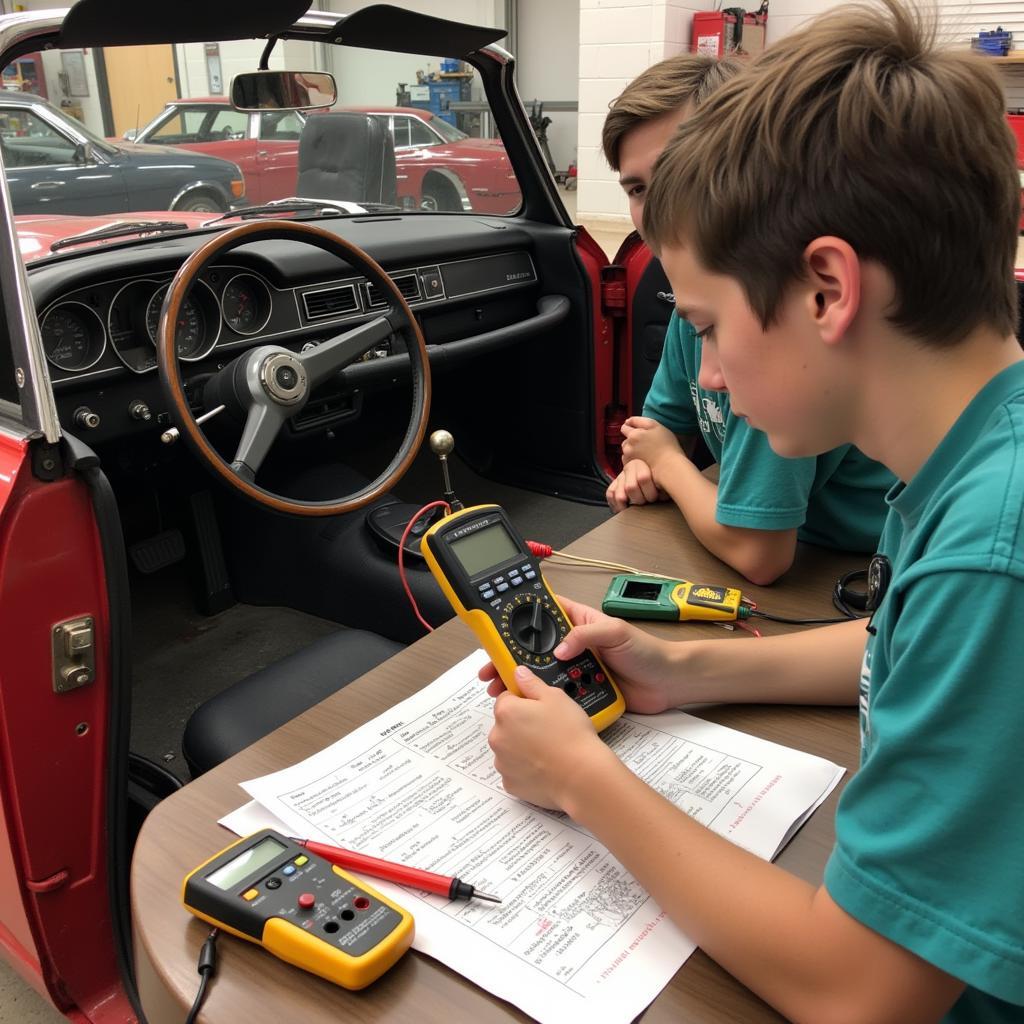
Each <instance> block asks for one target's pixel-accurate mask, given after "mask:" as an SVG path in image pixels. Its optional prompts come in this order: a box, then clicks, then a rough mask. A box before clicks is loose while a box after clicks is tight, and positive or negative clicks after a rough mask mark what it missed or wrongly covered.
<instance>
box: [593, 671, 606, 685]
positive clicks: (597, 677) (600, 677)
mask: <svg viewBox="0 0 1024 1024" xmlns="http://www.w3.org/2000/svg"><path fill="white" fill-rule="evenodd" d="M594 682H595V683H603V682H604V673H603V672H595V673H594Z"/></svg>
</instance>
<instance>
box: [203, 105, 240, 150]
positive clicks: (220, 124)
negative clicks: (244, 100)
mask: <svg viewBox="0 0 1024 1024" xmlns="http://www.w3.org/2000/svg"><path fill="white" fill-rule="evenodd" d="M248 131H249V115H248V114H244V113H242V111H241V110H235V109H234V108H232V107H223V108H221V109H220V110H218V111H217V112H216V113H215V114H214V115H213V117H212V118H208V119H207V121H206V123H204V125H203V127H202V129H201V130H200V135H199V138H198V139H197V140H196V141H198V142H217V141H219V140H220V139H244V138H245V136H246V134H247V133H248Z"/></svg>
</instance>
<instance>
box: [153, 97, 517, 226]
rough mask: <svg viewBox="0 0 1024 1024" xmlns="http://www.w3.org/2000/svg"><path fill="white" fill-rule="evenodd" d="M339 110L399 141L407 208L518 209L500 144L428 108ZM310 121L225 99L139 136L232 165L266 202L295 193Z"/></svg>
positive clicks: (197, 102)
mask: <svg viewBox="0 0 1024 1024" xmlns="http://www.w3.org/2000/svg"><path fill="white" fill-rule="evenodd" d="M337 109H338V110H347V111H354V112H358V113H366V114H369V115H370V116H371V117H376V118H378V119H380V120H381V121H383V122H384V123H385V125H386V127H387V128H388V130H389V131H390V132H391V135H392V137H393V138H394V142H395V163H396V166H397V171H398V199H399V202H400V203H402V205H403V206H405V207H419V208H421V209H425V210H447V211H461V210H473V211H474V212H477V213H499V214H500V213H512V212H514V211H515V210H516V209H517V208H518V206H519V201H520V193H519V187H518V185H517V184H516V180H515V175H514V174H513V172H512V169H511V167H510V165H509V162H508V157H507V155H506V153H505V147H504V146H503V145H502V143H501V141H500V140H499V139H475V138H472V137H470V136H469V135H467V134H466V133H465V132H462V131H460V130H459V129H458V128H455V127H454V126H453V125H451V124H449V123H448V122H447V121H445V120H444V119H443V118H440V117H436V116H434V114H432V113H431V112H430V111H429V110H419V109H417V108H414V107H388V106H379V107H378V106H362V107H338V108H337ZM306 116H307V115H305V114H302V113H299V112H296V111H280V110H266V111H257V112H254V113H249V114H246V113H243V112H242V111H240V110H235V109H234V108H233V107H232V106H231V105H230V103H229V102H228V100H227V98H226V97H223V96H220V97H218V96H211V97H206V98H203V99H182V100H177V101H175V102H173V103H169V104H168V105H167V106H166V107H165V108H164V109H163V110H162V111H161V112H160V113H159V114H158V115H157V116H156V117H155V118H154V119H153V120H152V121H150V123H149V124H147V125H146V126H145V127H144V128H143V129H142V130H141V131H139V133H138V134H137V135H136V136H135V139H136V141H137V142H143V143H151V142H157V143H163V144H165V145H168V146H178V147H181V148H182V149H189V150H193V151H195V152H199V153H207V154H211V155H216V156H220V157H223V158H224V159H225V160H231V161H233V162H234V163H236V164H238V166H239V167H241V168H242V171H243V172H244V174H245V181H246V190H247V193H248V198H249V201H250V202H252V203H265V202H268V201H270V200H272V199H284V198H286V197H288V196H294V195H295V194H296V187H295V182H296V178H297V175H298V167H299V136H300V135H301V133H302V126H303V125H304V124H305V122H306ZM317 198H339V197H322V196H321V197H317Z"/></svg>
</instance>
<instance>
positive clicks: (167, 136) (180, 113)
mask: <svg viewBox="0 0 1024 1024" xmlns="http://www.w3.org/2000/svg"><path fill="white" fill-rule="evenodd" d="M207 113H208V111H207V109H206V108H199V109H198V110H181V109H180V108H179V109H178V110H177V111H176V112H175V113H174V114H172V115H171V117H169V118H168V119H167V120H166V121H164V123H163V124H162V125H160V127H159V128H157V129H156V130H155V131H154V132H153V133H152V134H151V135H150V136H149V138H148V139H147V141H148V142H163V143H166V144H167V145H169V146H172V145H174V144H175V143H179V142H197V141H198V140H199V133H200V130H201V129H202V127H203V121H204V120H205V119H206V116H207Z"/></svg>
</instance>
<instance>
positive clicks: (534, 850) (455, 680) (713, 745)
mask: <svg viewBox="0 0 1024 1024" xmlns="http://www.w3.org/2000/svg"><path fill="white" fill-rule="evenodd" d="M486 660H487V659H486V655H485V654H484V653H483V651H477V652H475V653H474V654H473V655H471V656H470V657H468V658H466V659H465V660H463V661H462V662H460V663H459V664H458V665H456V666H455V667H454V668H452V669H450V670H449V671H448V672H446V673H445V674H444V675H442V676H441V677H440V678H438V679H437V680H435V681H434V682H433V683H432V684H430V685H429V686H427V687H425V688H424V689H423V690H421V691H420V692H419V693H417V694H415V695H414V696H412V697H410V698H409V699H408V700H405V701H403V702H402V703H400V704H398V705H396V706H395V707H393V708H391V709H390V710H389V711H388V712H386V713H385V714H384V715H382V716H380V717H379V718H377V719H375V720H374V721H372V722H369V723H367V724H366V725H364V726H362V727H360V728H359V729H357V730H355V731H354V732H352V733H350V734H349V735H348V736H346V737H345V738H344V739H341V740H339V741H338V742H337V743H334V744H333V745H331V746H330V747H327V748H326V749H325V750H322V751H320V752H319V753H318V754H314V755H313V756H312V757H310V758H307V759H306V760H305V761H303V762H301V763H300V764H297V765H295V766H293V767H291V768H288V769H285V770H283V771H280V772H276V773H275V774H273V775H267V776H264V777H263V778H259V779H253V780H250V781H249V782H245V783H242V788H243V789H244V790H245V791H246V792H247V793H249V795H250V796H251V797H253V798H254V799H255V800H256V801H257V802H258V803H259V804H260V805H261V806H262V808H264V809H265V810H266V811H268V812H269V813H270V814H271V815H273V816H274V817H275V818H277V819H279V820H280V822H282V823H283V824H284V825H285V826H286V830H287V831H288V832H290V834H292V835H296V836H301V837H304V838H309V839H316V840H319V841H321V842H327V843H332V844H334V845H337V846H344V847H347V848H350V849H353V850H357V851H359V852H360V853H367V854H370V855H372V856H376V857H383V858H385V859H387V860H392V861H398V862H401V863H404V864H409V865H412V866H414V867H418V868H424V869H426V870H428V871H435V872H438V873H440V874H445V875H454V876H457V877H459V878H462V879H463V880H464V881H467V882H469V883H471V884H472V885H475V886H477V887H478V888H479V889H481V890H483V891H485V892H492V893H496V894H497V895H498V896H500V897H501V899H502V901H503V902H502V903H501V904H500V905H494V904H490V903H486V904H485V903H482V902H479V901H474V900H469V901H457V900H456V901H449V900H447V899H444V898H442V897H439V896H434V895H431V894H428V893H424V892H422V891H419V890H415V889H411V888H405V887H399V886H396V885H393V884H391V883H388V882H382V881H380V880H379V879H370V880H369V881H370V882H371V884H372V885H374V886H375V887H377V888H378V889H380V890H382V891H383V892H385V893H386V894H387V895H389V896H391V897H393V898H394V899H396V900H397V901H398V902H400V903H401V904H402V905H403V906H405V907H406V908H407V909H408V910H409V911H410V912H411V913H412V914H413V916H414V917H415V919H416V939H415V942H414V946H415V948H416V949H419V950H420V951H421V952H424V953H426V954H428V955H430V956H432V957H435V958H436V959H438V960H440V961H441V962H442V963H444V964H446V965H448V966H449V967H451V968H452V969H453V970H455V971H458V972H459V973H460V974H462V975H464V976H465V977H467V978H469V979H470V980H471V981H473V982H475V983H476V984H478V985H480V986H481V987H483V988H485V989H487V990H488V991H490V992H492V993H493V994H495V995H497V996H499V997H500V998H502V999H506V1000H508V1001H509V1002H511V1003H513V1004H515V1005H516V1006H518V1007H520V1008H521V1009H522V1010H524V1011H525V1012H526V1013H528V1014H530V1016H532V1017H534V1018H535V1019H536V1020H538V1021H541V1022H542V1024H554V1022H556V1021H564V1020H566V1019H587V1020H588V1021H589V1022H590V1024H625V1022H627V1021H631V1020H633V1019H634V1018H635V1017H636V1016H637V1015H638V1014H639V1013H641V1012H642V1011H643V1009H644V1008H645V1007H646V1006H647V1005H648V1004H649V1003H650V1002H651V1000H653V999H654V997H655V996H656V995H657V994H658V992H660V991H661V989H662V988H663V987H664V986H665V985H666V984H667V983H668V982H669V980H670V979H671V978H672V976H673V975H674V974H675V972H676V971H677V970H678V969H679V967H680V966H681V965H682V964H683V962H684V961H685V960H686V958H687V957H688V956H689V955H690V954H691V953H692V952H693V950H694V948H695V947H694V944H693V943H692V942H691V941H690V940H689V939H688V938H687V937H686V936H685V935H684V934H683V933H682V932H681V931H680V930H679V929H678V928H677V927H676V926H675V925H674V924H673V923H672V922H671V921H670V920H669V919H668V918H667V917H666V916H665V913H664V912H663V911H662V909H661V908H660V907H659V906H658V904H657V903H655V901H654V900H653V899H652V898H651V897H650V896H649V895H648V894H647V892H646V891H645V890H644V889H643V888H642V887H641V886H640V885H639V884H638V883H637V882H636V880H635V879H634V878H633V877H632V876H631V875H630V874H629V872H627V871H626V870H625V868H624V867H622V865H621V864H619V863H618V861H616V860H615V858H614V857H613V856H612V855H611V854H610V853H609V852H608V851H607V850H606V849H605V847H604V846H602V845H601V843H599V842H598V841H597V840H596V839H595V838H594V837H593V836H592V835H591V834H590V833H588V832H587V831H586V830H584V829H582V828H581V827H579V826H577V825H575V824H574V823H573V822H572V821H571V820H570V819H569V818H568V817H567V816H565V815H564V814H560V813H556V812H551V811H546V810H542V809H540V808H538V807H535V806H533V805H531V804H527V803H524V802H523V801H520V800H517V799H514V798H513V797H510V796H509V795H508V794H506V793H505V791H504V789H503V787H502V784H501V777H500V776H499V775H498V773H497V772H496V771H495V769H494V763H493V755H492V753H491V750H490V748H489V747H488V745H487V734H488V732H489V730H490V728H491V724H492V721H493V717H492V704H493V701H492V699H491V698H490V697H488V696H487V694H486V692H485V687H484V685H483V684H482V683H480V682H479V681H478V679H477V678H476V673H477V670H478V669H479V668H480V667H481V666H482V665H483V664H484V663H485V662H486ZM602 738H603V739H605V740H606V742H608V743H609V745H610V746H611V747H612V748H613V749H614V750H615V751H616V753H617V754H618V756H619V757H620V758H621V760H622V761H623V762H624V763H625V764H626V765H628V766H629V767H630V768H631V769H632V770H633V771H634V772H635V773H636V774H637V775H639V776H640V777H641V778H643V779H644V780H645V781H647V782H648V783H649V784H650V785H651V786H653V787H654V788H655V789H657V790H658V791H659V792H661V793H662V794H663V795H664V796H665V797H666V798H667V799H669V800H670V801H671V802H672V803H674V804H675V805H676V806H677V807H680V808H681V809H682V810H683V811H685V812H686V813H687V814H689V815H691V816H692V817H693V818H695V819H696V820H698V821H700V822H702V823H703V824H704V825H706V826H707V827H708V828H711V829H713V830H714V831H715V832H718V833H719V834H721V835H723V836H725V837H727V838H728V839H730V840H731V841H733V842H735V843H737V844H738V845H740V846H742V847H744V848H746V849H748V850H750V851H751V852H753V853H755V854H757V855H758V856H761V857H763V858H766V859H770V858H772V857H774V856H775V854H776V853H777V852H778V851H779V849H781V847H782V845H783V844H784V843H785V842H786V841H787V840H788V838H789V837H790V836H791V835H792V833H793V831H794V825H795V824H797V823H799V822H801V821H802V820H804V819H806V817H807V816H808V815H809V814H810V812H811V811H812V810H813V809H814V808H815V807H816V806H817V805H818V804H820V803H821V801H822V800H824V799H825V797H826V796H827V795H828V794H829V793H830V792H831V791H832V789H833V788H834V787H835V785H836V784H837V782H838V781H839V779H840V778H841V776H842V769H841V768H839V767H838V766H837V765H835V764H832V763H831V762H829V761H825V760H823V759H821V758H818V757H814V756H813V755H810V754H805V753H801V752H799V751H795V750H791V749H789V748H786V747H782V746H779V745H777V744H774V743H770V742H767V741H765V740H760V739H757V738H755V737H752V736H748V735H746V734H744V733H739V732H736V731H734V730H731V729H727V728H724V727H723V726H719V725H715V724H713V723H708V722H704V721H702V720H700V719H697V718H693V717H691V716H689V715H686V714H683V713H682V712H678V711H672V712H667V713H665V714H661V715H650V716H646V715H645V716H632V715H626V716H624V717H623V718H622V719H620V720H619V721H618V722H616V723H615V724H614V725H612V726H610V727H609V728H607V729H606V730H605V731H604V733H602ZM243 810H244V811H245V812H246V813H244V814H242V816H241V820H244V821H246V822H248V823H250V824H251V823H253V822H255V821H256V820H258V814H257V815H255V816H254V815H253V813H252V809H249V808H246V809H243ZM240 813H241V812H235V815H234V816H229V817H228V818H227V819H225V821H224V823H225V824H228V825H230V824H231V819H232V817H236V818H237V816H238V815H239V814H240ZM278 827H280V826H278ZM577 1015H578V1016H577Z"/></svg>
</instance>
